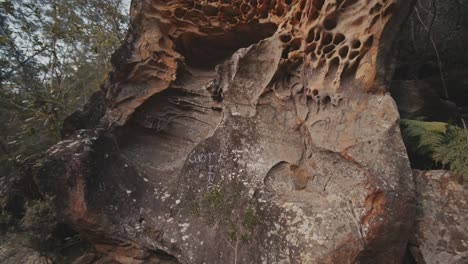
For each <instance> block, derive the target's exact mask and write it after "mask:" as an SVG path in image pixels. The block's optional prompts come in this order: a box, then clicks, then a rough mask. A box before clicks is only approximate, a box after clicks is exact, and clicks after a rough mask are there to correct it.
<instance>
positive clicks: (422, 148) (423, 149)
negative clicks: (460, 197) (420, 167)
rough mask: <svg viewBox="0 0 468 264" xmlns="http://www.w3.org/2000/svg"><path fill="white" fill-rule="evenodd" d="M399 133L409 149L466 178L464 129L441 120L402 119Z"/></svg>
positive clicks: (467, 157)
mask: <svg viewBox="0 0 468 264" xmlns="http://www.w3.org/2000/svg"><path fill="white" fill-rule="evenodd" d="M401 126H402V134H403V139H404V140H405V143H406V146H407V147H408V150H409V151H410V152H413V153H416V154H418V155H420V156H423V157H428V158H430V159H431V160H432V161H433V162H434V163H436V164H440V165H442V166H444V167H446V168H448V169H450V170H452V171H454V172H456V173H459V174H461V175H462V176H464V177H465V178H468V131H467V130H465V129H462V128H460V127H457V126H452V125H449V124H447V123H442V122H425V121H418V120H405V119H404V120H402V121H401Z"/></svg>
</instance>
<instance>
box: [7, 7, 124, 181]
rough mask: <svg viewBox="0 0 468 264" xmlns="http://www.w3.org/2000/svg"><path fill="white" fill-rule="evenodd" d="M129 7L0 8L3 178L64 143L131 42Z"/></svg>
mask: <svg viewBox="0 0 468 264" xmlns="http://www.w3.org/2000/svg"><path fill="white" fill-rule="evenodd" d="M123 11H124V10H123V0H106V1H101V0H99V1H98V0H15V1H11V0H10V1H8V0H7V1H2V2H0V173H2V174H3V175H5V174H8V173H11V172H12V171H13V170H14V166H13V165H14V163H15V162H17V161H21V160H23V159H24V158H26V157H28V156H29V155H31V154H33V153H38V152H40V151H42V150H44V149H46V148H47V147H49V146H50V145H51V144H53V143H55V142H56V141H57V140H59V138H60V126H61V122H62V120H63V119H64V118H65V116H67V115H68V114H70V113H71V111H73V110H75V109H77V108H79V107H80V106H82V105H83V104H84V102H86V101H87V99H88V97H89V96H90V94H91V93H92V92H94V91H96V90H97V89H98V87H99V83H101V81H102V79H103V78H104V75H105V73H106V72H107V71H108V69H109V67H110V63H109V59H110V55H111V52H113V51H114V50H115V49H116V48H117V46H118V45H119V43H120V41H121V40H122V39H123V35H124V34H123V32H124V30H125V26H126V25H125V24H126V15H124V13H123Z"/></svg>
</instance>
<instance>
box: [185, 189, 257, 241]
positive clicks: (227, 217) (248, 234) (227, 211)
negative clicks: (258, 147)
mask: <svg viewBox="0 0 468 264" xmlns="http://www.w3.org/2000/svg"><path fill="white" fill-rule="evenodd" d="M241 194H242V185H241V183H240V182H238V181H233V182H231V183H230V184H228V186H226V187H225V188H222V187H221V186H220V185H215V186H212V187H211V188H210V189H208V191H207V192H205V193H204V194H202V196H201V197H200V198H199V199H198V200H196V201H193V202H192V204H191V206H190V213H191V214H192V215H194V216H198V217H202V218H203V219H205V220H206V221H207V223H208V224H209V225H218V226H226V227H228V230H227V236H228V237H229V239H230V240H231V241H238V240H240V241H242V242H243V243H248V242H250V241H251V240H252V238H253V233H254V231H255V227H256V226H257V224H258V216H257V208H256V204H255V203H253V202H252V201H247V202H242V199H241V198H242V195H241ZM240 208H244V209H240Z"/></svg>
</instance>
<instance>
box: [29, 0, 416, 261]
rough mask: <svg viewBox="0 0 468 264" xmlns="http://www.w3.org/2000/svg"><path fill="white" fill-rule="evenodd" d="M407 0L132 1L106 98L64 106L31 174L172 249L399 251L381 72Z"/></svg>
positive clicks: (99, 230)
mask: <svg viewBox="0 0 468 264" xmlns="http://www.w3.org/2000/svg"><path fill="white" fill-rule="evenodd" d="M410 2H411V1H397V0H367V1H355V0H337V1H335V0H310V1H306V0H301V1H292V0H291V1H289V0H279V1H266V0H264V1H184V0H179V1H156V0H155V1H133V2H132V11H131V19H132V23H131V27H130V31H129V34H128V37H127V40H126V43H125V44H124V45H123V46H122V47H121V48H120V49H119V50H118V51H117V52H116V53H115V54H114V56H113V58H112V61H113V65H114V70H113V71H112V72H111V73H110V77H109V79H108V80H107V81H106V83H105V84H104V86H103V93H104V94H105V96H102V97H99V96H95V100H94V101H93V104H96V100H97V101H98V100H102V102H103V103H105V105H106V108H105V111H102V109H101V108H98V109H97V110H96V111H95V112H93V111H92V109H90V108H89V107H88V109H86V110H85V111H84V112H82V113H77V114H74V115H73V118H69V120H68V123H66V124H65V128H66V133H65V134H73V133H72V131H73V130H77V131H76V132H75V133H74V134H73V135H72V136H70V137H68V138H67V139H65V140H64V141H62V142H60V143H59V144H57V145H56V146H54V147H52V148H51V149H50V150H49V153H48V158H47V159H46V160H45V161H44V162H43V163H42V165H41V169H40V170H39V173H38V174H37V175H36V181H37V183H38V186H39V188H40V191H41V192H42V193H43V194H44V195H45V196H49V197H55V200H54V203H55V206H56V207H57V208H58V210H59V212H60V213H61V214H62V216H63V217H64V218H65V219H66V220H67V222H68V223H69V224H70V225H72V226H74V227H75V228H76V229H78V230H79V231H80V232H81V233H83V234H86V235H87V236H89V237H91V238H93V239H94V240H95V241H96V243H98V244H105V243H106V242H107V243H109V241H111V242H112V243H111V244H112V245H114V246H115V245H117V246H118V245H119V244H126V245H134V246H135V247H137V248H141V249H142V252H146V253H144V254H147V252H152V253H154V255H157V256H159V257H161V258H163V259H167V261H170V262H172V263H399V262H400V261H401V260H402V258H403V255H404V252H405V250H406V243H407V240H408V236H409V230H410V228H411V226H412V221H413V213H414V208H413V203H414V197H413V196H414V192H413V181H412V178H411V173H412V172H411V169H410V167H409V162H408V158H407V155H406V151H405V148H404V145H403V143H402V140H401V136H400V132H399V125H398V123H399V122H398V121H399V115H398V112H397V109H396V105H395V103H394V102H393V100H392V98H391V97H390V96H389V95H386V94H385V90H386V86H385V78H387V75H388V74H387V72H388V70H389V68H390V67H389V65H390V64H389V63H388V56H389V55H390V51H391V46H392V42H393V39H394V35H395V34H396V32H397V30H398V28H399V26H400V23H401V22H402V21H403V19H404V17H405V15H406V13H407V10H409V9H408V6H409V5H410ZM104 97H105V98H104ZM97 105H99V104H97ZM96 107H97V106H96ZM91 108H92V107H91ZM96 113H102V114H101V116H102V117H101V118H100V119H99V121H97V122H96V121H95V120H96ZM83 119H84V120H83ZM87 119H92V120H91V121H92V122H87ZM77 124H78V125H77ZM80 124H82V125H80ZM90 124H95V125H94V128H93V127H92V125H91V127H90ZM80 129H81V130H80ZM110 247H111V248H112V246H110ZM101 248H102V247H101ZM145 250H146V251H145ZM101 251H102V250H101ZM112 252H122V251H112ZM123 255H125V253H122V254H120V255H118V256H117V255H116V256H115V259H119V261H122V263H134V262H132V261H135V259H138V256H137V257H135V256H130V257H129V256H123ZM135 263H137V262H135Z"/></svg>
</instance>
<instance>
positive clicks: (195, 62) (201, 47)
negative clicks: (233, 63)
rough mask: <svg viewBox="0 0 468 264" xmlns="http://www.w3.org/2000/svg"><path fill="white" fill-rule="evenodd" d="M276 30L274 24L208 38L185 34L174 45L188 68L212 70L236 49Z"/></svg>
mask: <svg viewBox="0 0 468 264" xmlns="http://www.w3.org/2000/svg"><path fill="white" fill-rule="evenodd" d="M276 29H277V25H276V24H274V23H263V24H260V23H256V24H249V25H240V26H238V27H237V28H235V29H234V30H232V31H228V32H225V33H220V34H211V35H208V36H200V35H197V34H194V33H185V34H182V35H181V36H180V37H178V38H177V39H175V40H174V43H175V44H176V50H177V51H178V52H179V53H180V54H182V55H183V56H184V58H185V63H186V64H187V65H188V66H191V67H194V68H200V69H213V68H214V67H215V66H216V65H218V64H221V63H222V62H223V61H224V60H226V59H228V58H229V57H230V56H231V55H232V54H233V53H234V52H236V51H237V50H238V49H240V48H246V47H249V46H250V45H253V44H255V43H257V42H259V41H261V40H263V39H266V38H268V37H270V36H272V35H273V34H274V33H275V32H276Z"/></svg>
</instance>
